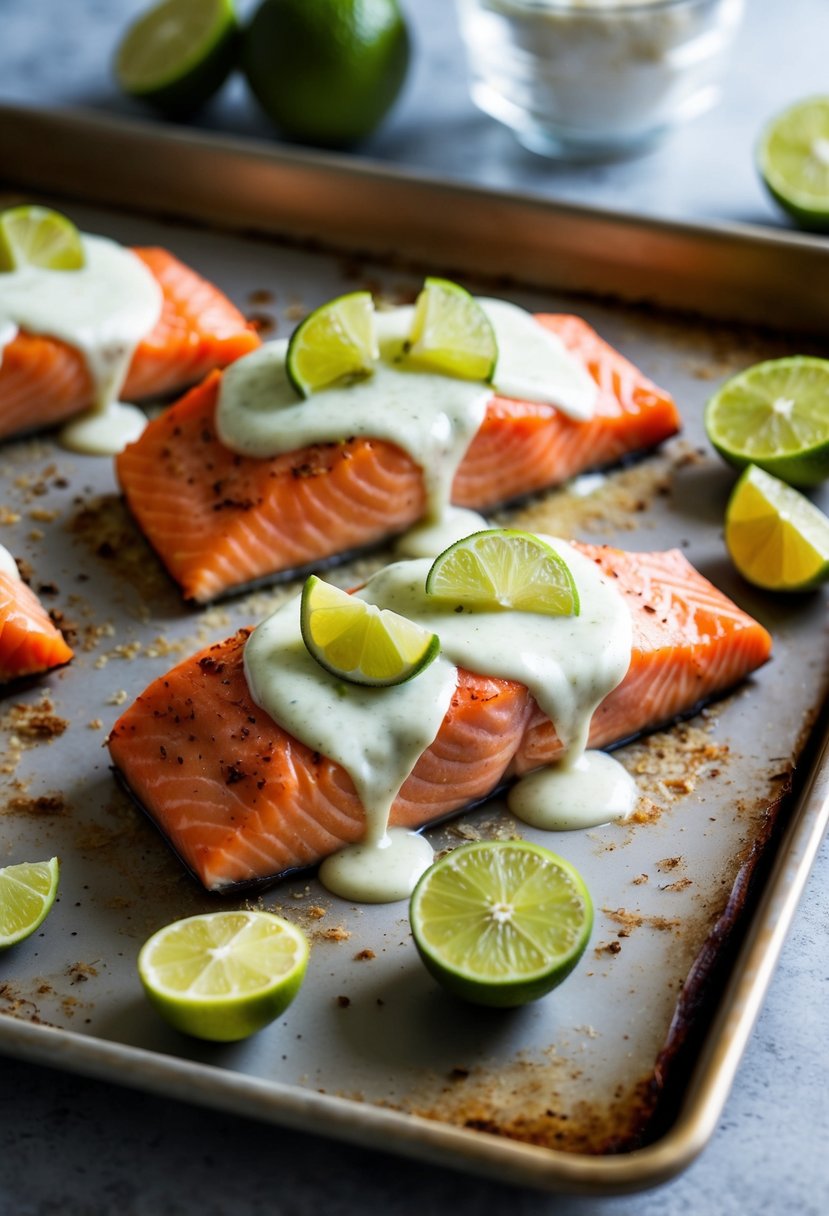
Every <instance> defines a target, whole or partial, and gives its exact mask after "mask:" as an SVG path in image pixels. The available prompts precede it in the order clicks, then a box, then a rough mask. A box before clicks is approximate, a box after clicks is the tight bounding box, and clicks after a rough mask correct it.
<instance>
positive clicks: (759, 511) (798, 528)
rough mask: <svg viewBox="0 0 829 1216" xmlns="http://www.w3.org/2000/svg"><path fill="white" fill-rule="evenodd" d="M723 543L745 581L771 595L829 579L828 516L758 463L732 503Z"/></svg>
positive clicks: (741, 482)
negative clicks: (763, 588) (765, 470)
mask: <svg viewBox="0 0 829 1216" xmlns="http://www.w3.org/2000/svg"><path fill="white" fill-rule="evenodd" d="M725 543H726V545H727V546H728V552H729V553H730V554H731V558H732V560H733V562H734V565H735V566H736V567H737V569H738V570H739V571H740V574H742V576H743V578H745V579H748V581H749V582H750V583H754V584H755V586H757V587H765V588H766V589H767V590H769V591H807V590H809V589H810V588H812V587H816V586H817V585H818V584H819V583H823V582H825V581H826V579H827V577H829V518H827V517H826V516H825V515H824V514H823V512H822V511H820V510H818V508H817V507H816V506H815V505H814V503H811V502H809V499H808V498H805V497H804V496H803V495H802V494H801V493H800V492H799V491H798V490H793V489H792V487H791V486H789V485H786V483H785V482H783V481H778V480H777V478H776V477H772V476H771V475H770V474H768V473H766V472H764V471H763V469H758V468H757V467H756V466H755V465H749V467H748V468H747V469H746V470H745V472H744V473H743V474H742V476H741V477H740V480H739V481H738V482H737V484H736V486H735V487H734V490H733V492H732V494H731V498H730V499H729V503H728V507H727V508H726V513H725Z"/></svg>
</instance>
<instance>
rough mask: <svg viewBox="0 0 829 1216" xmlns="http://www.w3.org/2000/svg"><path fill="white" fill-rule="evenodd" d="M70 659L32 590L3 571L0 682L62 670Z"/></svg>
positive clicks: (62, 638)
mask: <svg viewBox="0 0 829 1216" xmlns="http://www.w3.org/2000/svg"><path fill="white" fill-rule="evenodd" d="M71 658H72V651H71V649H70V648H69V646H68V645H67V644H66V641H65V640H64V637H63V634H62V633H61V632H60V630H59V629H57V628H56V627H55V625H53V624H52V621H51V620H50V619H49V616H48V614H47V612H46V610H45V608H44V607H43V605H42V604H41V603H40V600H39V599H38V598H37V596H36V595H35V593H34V592H33V591H32V590H31V588H29V587H27V586H26V584H25V583H22V582H21V581H20V579H19V578H14V577H12V576H11V575H9V574H7V573H6V572H5V571H3V570H0V683H2V684H5V683H8V681H10V680H16V679H19V678H20V677H21V676H32V675H39V674H41V672H44V671H49V670H51V668H53V667H62V666H63V664H64V663H68V662H69V660H70V659H71Z"/></svg>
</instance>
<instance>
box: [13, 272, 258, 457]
mask: <svg viewBox="0 0 829 1216" xmlns="http://www.w3.org/2000/svg"><path fill="white" fill-rule="evenodd" d="M133 253H135V254H136V255H137V256H138V257H139V258H140V259H141V261H142V262H143V263H144V265H145V266H146V267H147V269H148V270H149V271H150V272H151V274H152V275H153V277H154V278H155V279H156V281H157V282H158V284H159V286H160V287H161V292H162V297H163V299H162V306H161V316H160V318H159V320H158V323H157V325H156V326H155V328H154V329H153V330H152V332H151V333H149V334H148V335H147V336H146V338H144V339H143V341H141V342H140V343H139V345H138V347H137V348H136V351H135V354H134V356H133V359H132V363H131V365H130V369H129V373H128V375H127V379H126V382H125V384H124V386H123V388H122V390H121V393H122V396H123V397H124V398H125V399H126V400H129V401H135V400H141V399H142V398H145V397H158V396H163V395H165V394H169V393H175V392H178V391H180V390H181V389H183V388H186V387H187V385H189V384H194V383H196V382H197V381H198V380H201V379H203V377H204V376H205V375H207V373H208V372H210V371H212V370H213V369H214V368H219V367H226V366H227V365H228V364H229V363H233V362H234V360H236V359H239V358H241V356H242V355H246V354H249V353H250V351H252V350H255V349H256V347H257V346H259V345H260V341H259V338H258V336H257V334H256V333H255V332H254V331H253V329H252V328H251V327H250V326H249V325H248V323H247V322H246V321H245V318H244V317H243V316H242V314H241V313H240V312H239V310H238V309H237V308H236V307H235V305H233V304H231V302H230V300H228V299H227V297H226V296H224V295H223V294H222V293H221V292H220V291H219V290H218V288H216V287H214V286H213V285H212V284H211V283H208V282H207V280H206V279H203V278H202V277H201V276H200V275H198V274H197V273H196V272H195V271H194V270H191V269H190V268H189V267H187V266H185V265H184V264H183V263H182V262H179V261H178V259H177V258H174V257H173V255H172V254H170V253H168V252H167V251H166V250H165V249H134V250H133ZM2 355H3V357H2V362H0V439H8V438H9V437H11V436H13V435H18V434H22V433H23V432H28V431H33V430H40V429H43V428H45V427H50V426H55V425H56V424H58V423H60V422H64V421H65V420H66V419H67V418H71V417H72V416H73V415H75V414H79V413H81V412H82V411H83V410H85V409H88V408H89V407H90V406H91V405H92V403H93V381H92V378H91V376H90V373H89V370H88V368H87V365H86V362H85V361H84V358H83V356H82V354H81V353H80V351H78V350H76V349H75V348H74V347H72V346H69V345H67V344H66V343H65V342H61V341H59V340H58V339H56V338H50V337H48V336H42V335H38V334H31V333H26V332H21V333H18V334H17V336H16V337H15V338H14V339H13V340H12V341H11V342H10V343H9V344H8V345H7V346H6V347H5V348H4V349H3V352H2Z"/></svg>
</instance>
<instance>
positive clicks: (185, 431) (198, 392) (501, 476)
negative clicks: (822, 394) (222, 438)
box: [116, 315, 679, 603]
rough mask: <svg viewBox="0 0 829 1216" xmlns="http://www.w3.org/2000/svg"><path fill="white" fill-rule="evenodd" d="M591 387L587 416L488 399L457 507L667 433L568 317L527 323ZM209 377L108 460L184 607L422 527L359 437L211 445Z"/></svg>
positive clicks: (380, 446)
mask: <svg viewBox="0 0 829 1216" xmlns="http://www.w3.org/2000/svg"><path fill="white" fill-rule="evenodd" d="M538 319H539V320H540V321H541V323H542V324H543V325H545V326H546V327H547V328H549V329H550V330H552V331H553V332H554V333H556V334H557V335H558V336H559V338H560V339H561V340H562V341H563V342H564V344H565V346H566V347H567V348H568V349H569V350H570V352H571V353H572V354H574V355H575V356H576V357H577V358H578V359H580V360H581V361H582V362H583V363H584V365H585V366H586V367H587V368H588V369H589V371H590V373H591V374H592V376H593V378H594V379H595V380H596V382H597V384H598V389H599V391H598V399H597V405H596V413H595V416H594V417H593V418H592V419H590V420H589V421H587V422H575V421H573V420H572V419H570V418H568V417H567V416H566V415H564V414H562V413H561V412H560V411H558V410H556V409H555V408H554V407H553V406H550V405H538V404H530V403H528V402H521V401H514V400H509V399H506V398H502V397H497V396H496V397H493V398H492V400H491V401H490V403H489V406H488V409H487V413H486V417H485V419H484V422H483V424H482V426H481V427H480V429H479V431H478V433H477V435H476V436H475V438H474V439H473V441H472V443H471V445H470V447H469V449H468V451H467V453H466V455H465V456H464V459H463V461H462V463H461V465H460V468H459V470H458V473H457V476H456V478H455V482H454V487H453V491H452V501H453V503H455V504H456V505H457V506H461V507H472V508H475V509H477V510H487V509H489V508H491V507H495V506H496V505H499V504H503V503H506V502H509V501H511V500H514V499H516V498H519V497H524V496H526V495H528V494H531V493H533V492H535V491H538V490H542V489H545V488H547V487H549V486H552V485H557V484H560V483H561V482H563V481H566V480H567V479H568V478H570V477H573V476H575V475H576V474H577V473H581V472H583V471H584V470H586V469H589V468H599V467H601V466H605V465H609V464H612V463H614V462H618V461H619V460H620V459H621V458H622V457H624V456H625V455H628V454H630V453H633V452H639V451H643V450H645V449H648V448H651V447H654V446H655V445H656V444H658V443H661V442H662V440H664V439H667V438H668V437H669V436H670V435H673V434H674V433H675V432H676V431H677V430H678V429H679V415H678V413H677V410H676V406H675V405H674V403H673V401H672V400H671V398H670V397H669V396H668V394H667V393H665V392H663V391H662V390H660V389H658V388H657V387H656V386H655V385H654V384H652V383H651V382H650V380H648V379H646V377H645V376H643V375H642V373H641V372H640V371H638V370H637V369H636V368H635V367H634V366H633V365H632V364H631V363H629V362H628V361H627V360H626V359H624V358H623V357H622V356H621V355H620V354H618V352H616V351H615V350H613V348H612V347H610V346H608V345H607V343H605V342H603V341H602V339H601V338H599V337H598V335H597V334H596V333H595V332H594V331H593V330H592V329H591V328H590V326H589V325H587V323H586V322H584V321H582V320H581V319H580V318H578V317H571V316H563V315H554V316H553V315H551V316H542V317H539V318H538ZM219 384H220V377H219V376H218V375H216V376H212V377H210V378H208V379H207V380H206V382H205V383H204V384H202V385H200V386H198V387H197V388H195V389H194V390H193V391H192V392H190V393H188V394H187V396H186V397H184V398H182V400H181V401H179V402H177V403H176V404H175V405H173V406H172V407H171V408H170V409H169V410H168V411H166V412H165V414H164V415H162V416H161V417H159V418H157V419H155V420H154V421H153V422H151V423H150V425H149V426H148V427H147V429H146V431H145V432H144V434H143V435H142V436H141V438H140V439H138V440H137V442H135V443H133V444H130V445H128V447H127V448H126V450H125V451H124V452H122V453H121V454H120V455H119V456H118V458H117V460H116V470H117V475H118V479H119V481H120V484H121V489H122V490H123V493H124V496H125V498H126V501H127V504H128V506H129V508H130V510H131V512H132V514H133V516H134V517H135V519H136V521H137V522H138V525H139V527H140V528H141V530H142V531H143V533H144V535H145V536H146V537H147V539H148V540H149V542H150V544H151V545H152V546H153V548H154V549H155V551H156V553H157V554H158V556H159V557H160V559H161V561H162V562H163V563H164V565H165V566H166V568H167V570H168V571H169V573H170V575H171V576H172V577H173V579H174V580H175V581H176V582H177V583H178V584H179V586H180V587H181V590H182V593H183V595H184V597H185V599H187V600H193V601H195V602H196V603H208V602H209V601H210V600H213V599H216V598H217V597H219V596H222V595H225V594H227V593H228V592H231V591H238V590H241V589H243V588H247V587H248V586H249V585H250V584H255V583H261V582H267V581H274V580H275V579H276V578H277V577H279V576H280V575H281V576H282V577H293V576H295V575H296V574H297V572H299V571H304V570H305V569H308V568H311V567H313V568H314V569H319V568H320V565H321V564H322V563H324V564H330V562H331V561H332V560H336V559H337V558H338V557H340V558H344V557H345V555H346V554H353V553H354V552H355V551H360V550H364V549H366V548H368V547H371V546H373V545H378V544H380V543H381V542H382V541H383V540H385V539H387V538H388V537H390V536H394V535H396V534H398V533H400V532H403V531H405V530H406V529H407V528H409V527H410V526H411V525H412V524H414V523H416V522H417V521H418V520H419V519H421V518H422V517H423V515H424V512H425V509H426V496H425V491H424V486H423V476H422V472H421V469H420V467H419V466H418V465H417V463H416V462H415V461H414V460H413V458H412V457H411V456H409V455H408V454H407V453H406V452H404V451H402V450H401V449H400V448H399V447H397V446H396V445H394V444H391V443H388V442H385V441H382V440H376V439H365V438H352V439H348V440H346V441H344V442H342V443H330V444H317V445H315V446H313V447H308V448H304V449H302V450H300V451H295V452H290V453H286V454H283V455H280V456H276V457H273V458H266V459H257V458H255V457H249V456H240V455H238V454H236V453H234V452H231V451H230V450H229V449H227V448H226V447H224V446H223V445H222V444H221V443H220V442H219V440H218V438H217V436H216V428H215V412H216V404H217V398H218V392H219Z"/></svg>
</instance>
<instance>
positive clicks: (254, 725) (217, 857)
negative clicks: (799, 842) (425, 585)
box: [108, 545, 771, 891]
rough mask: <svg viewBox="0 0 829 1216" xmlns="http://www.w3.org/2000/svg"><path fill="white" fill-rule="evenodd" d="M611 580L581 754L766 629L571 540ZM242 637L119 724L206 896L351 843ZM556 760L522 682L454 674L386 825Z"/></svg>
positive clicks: (330, 778)
mask: <svg viewBox="0 0 829 1216" xmlns="http://www.w3.org/2000/svg"><path fill="white" fill-rule="evenodd" d="M575 547H576V548H578V549H580V550H581V552H583V553H585V554H587V555H588V556H589V557H591V558H592V559H593V560H595V561H596V562H597V563H598V564H599V566H600V567H601V569H602V571H603V572H604V573H605V574H606V575H607V576H608V577H610V578H613V579H615V580H617V581H616V586H617V587H618V589H619V591H620V592H621V593H622V594H623V595H624V597H625V599H626V601H627V603H628V606H629V608H630V611H631V617H632V621H633V645H632V653H631V662H630V667H629V669H628V672H627V675H626V676H625V678H624V680H623V681H622V683H621V684H619V686H618V687H617V688H615V689H614V690H613V692H611V693H610V694H609V696H607V697H606V698H605V700H604V701H603V702H602V704H601V705H600V706H599V708H598V709H597V710H596V712H595V714H594V715H593V719H592V723H591V729H590V740H589V746H590V747H607V746H610V745H613V744H615V743H619V742H622V741H624V740H627V739H629V738H631V737H632V736H635V735H637V734H640V733H642V732H644V731H648V730H653V729H656V728H657V727H659V726H663V725H665V724H666V723H668V722H670V721H672V720H674V719H675V718H677V717H680V716H685V715H687V714H688V713H690V712H691V711H693V710H694V709H695V708H697V707H698V706H700V705H701V704H702V703H703V702H705V701H706V700H709V699H710V698H712V697H714V696H716V695H718V694H721V693H723V692H725V691H727V690H728V689H730V688H731V687H733V686H734V685H735V684H738V683H739V682H740V681H741V680H743V679H744V678H745V677H746V676H747V675H748V674H749V673H750V672H751V671H753V670H754V669H755V668H757V667H759V666H760V665H761V664H762V663H764V662H765V661H766V659H767V658H768V657H769V653H770V650H771V638H770V636H769V634H768V633H767V632H766V630H765V629H764V628H763V627H762V625H760V624H758V623H757V622H756V621H754V620H753V619H752V618H751V617H750V616H748V615H747V614H746V613H745V612H743V611H742V610H741V609H740V608H738V607H737V606H736V605H735V604H733V603H732V602H731V601H730V600H729V599H728V598H727V597H726V596H725V595H723V594H722V592H720V591H718V590H717V589H716V588H715V587H713V586H712V585H711V584H710V583H709V582H708V581H707V580H706V579H704V578H703V577H702V575H701V574H698V573H697V571H696V570H694V568H693V567H692V566H691V565H690V564H689V563H688V561H687V560H686V558H685V557H684V556H683V555H682V554H681V553H680V552H679V551H678V550H671V551H669V552H667V553H625V552H622V551H621V550H618V549H612V548H609V547H605V546H602V547H597V546H588V545H575ZM249 633H250V630H241V631H239V632H238V633H237V634H235V635H234V636H233V637H231V638H229V639H227V640H226V641H224V642H219V643H217V644H216V645H214V646H210V647H208V648H207V649H205V650H203V651H201V652H200V653H199V654H196V655H194V656H193V657H192V658H190V659H187V660H186V661H185V662H183V663H180V664H179V665H178V666H177V667H175V668H174V669H173V670H172V671H171V672H169V674H168V675H166V676H164V677H162V678H161V679H158V680H156V681H155V682H154V683H153V684H151V685H150V687H149V688H148V689H147V690H146V691H145V692H144V693H143V694H142V695H141V696H140V697H138V699H137V701H136V702H135V703H134V704H133V705H132V706H131V708H130V709H128V710H127V711H126V712H125V713H124V714H123V715H122V717H121V718H119V720H118V721H117V722H116V724H115V726H114V727H113V729H112V732H111V734H110V736H109V740H108V746H109V750H110V755H111V757H112V760H113V763H114V765H115V768H116V770H117V772H118V774H119V776H120V777H121V779H122V781H123V782H124V784H125V785H126V787H127V788H128V789H129V790H130V792H131V793H132V795H133V796H134V798H135V799H136V800H137V801H138V802H139V803H140V805H141V806H142V807H143V808H144V809H145V810H146V811H147V813H148V814H149V815H150V817H151V818H152V819H153V820H154V821H155V822H156V824H157V825H158V827H159V828H160V829H161V831H162V833H163V834H164V835H165V836H166V837H167V839H168V841H169V842H170V844H171V845H172V846H173V848H174V850H175V851H176V852H177V853H178V855H179V856H180V857H181V858H182V860H183V861H184V862H185V864H186V865H187V866H188V868H189V869H190V870H191V871H192V872H193V873H194V874H195V875H196V876H197V877H198V878H199V879H200V880H201V882H202V883H203V885H204V886H205V887H206V888H207V889H208V890H210V891H221V890H223V889H226V888H228V887H231V886H235V885H237V884H257V885H259V884H264V883H266V882H272V881H275V880H276V879H278V878H281V877H284V876H285V875H286V874H289V873H291V872H293V871H295V870H297V869H303V868H305V867H308V866H312V865H315V864H316V863H318V862H319V861H320V860H322V859H323V858H324V857H326V856H328V855H329V854H330V853H333V852H335V851H336V850H337V849H340V848H342V847H343V846H345V845H347V844H351V843H353V842H354V841H357V840H360V839H361V838H362V836H363V834H364V830H365V812H364V810H363V807H362V804H361V803H360V801H359V799H358V797H357V794H356V793H355V790H354V786H353V784H352V781H351V778H350V777H349V776H348V774H347V773H346V772H345V770H344V769H343V768H342V767H340V766H339V765H338V764H336V763H334V762H333V761H332V760H329V759H327V758H326V757H325V756H321V755H319V754H318V753H314V752H312V751H311V750H310V749H309V748H307V747H306V746H304V745H303V744H302V743H299V742H298V741H297V740H296V739H294V738H293V737H292V736H291V735H289V734H288V733H287V732H286V731H284V730H283V729H282V728H281V727H279V726H278V725H277V724H276V723H275V722H274V721H273V720H272V719H271V718H270V717H269V716H268V715H267V714H266V713H265V711H264V710H262V709H260V708H259V707H258V706H257V705H256V704H255V703H254V702H253V700H252V698H251V696H250V692H249V691H248V686H247V681H246V679H245V675H244V668H243V651H244V646H245V642H246V640H247V637H248V636H249ZM562 751H563V748H562V745H561V743H560V742H559V739H558V737H557V735H556V732H555V728H554V726H553V725H552V723H551V722H550V720H549V719H548V718H547V717H546V716H545V715H544V714H543V713H542V712H541V710H540V709H539V708H538V705H537V704H536V702H535V700H534V699H533V697H532V696H531V695H530V693H529V692H528V690H527V689H526V688H525V687H524V685H522V684H519V683H516V682H515V681H510V680H501V679H495V678H493V677H488V676H486V675H481V674H476V673H473V672H470V671H465V670H463V669H460V670H459V673H458V686H457V691H456V693H455V695H454V697H453V700H452V703H451V706H450V708H449V710H448V712H447V714H446V716H445V718H444V720H443V723H442V725H441V727H440V730H439V731H438V734H437V737H436V738H435V741H434V742H433V743H432V744H431V746H430V747H429V748H428V749H427V750H426V751H425V752H424V753H423V755H422V756H421V757H420V759H419V760H418V762H417V765H416V766H415V768H414V770H413V772H412V773H411V775H410V776H409V777H408V779H407V780H406V782H405V784H404V785H403V787H402V789H401V791H400V793H399V795H398V797H397V799H396V800H395V802H394V805H393V807H392V812H391V819H390V822H391V824H393V825H399V826H402V827H406V828H413V829H414V828H421V827H424V826H426V825H428V824H432V823H436V822H437V821H438V820H441V819H444V818H446V817H447V816H448V815H451V814H453V813H454V812H457V811H459V810H461V809H463V808H465V807H468V806H470V805H472V804H474V803H476V802H479V801H481V800H482V799H484V798H486V797H487V796H488V795H489V794H491V793H492V792H493V791H494V790H496V789H497V788H498V787H500V786H501V785H502V784H504V782H506V781H509V780H511V779H513V778H515V777H518V776H520V775H521V774H523V773H526V772H529V771H531V770H532V769H535V768H539V767H541V766H543V765H545V764H549V763H550V762H551V761H554V760H555V759H556V758H557V757H558V756H560V755H561V753H562Z"/></svg>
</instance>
